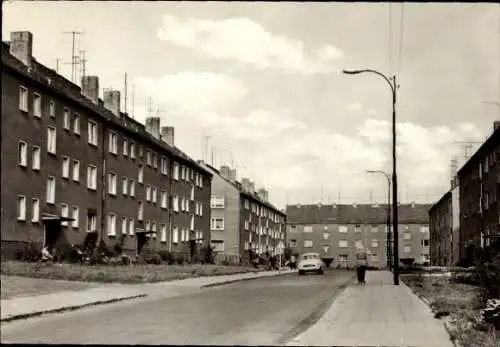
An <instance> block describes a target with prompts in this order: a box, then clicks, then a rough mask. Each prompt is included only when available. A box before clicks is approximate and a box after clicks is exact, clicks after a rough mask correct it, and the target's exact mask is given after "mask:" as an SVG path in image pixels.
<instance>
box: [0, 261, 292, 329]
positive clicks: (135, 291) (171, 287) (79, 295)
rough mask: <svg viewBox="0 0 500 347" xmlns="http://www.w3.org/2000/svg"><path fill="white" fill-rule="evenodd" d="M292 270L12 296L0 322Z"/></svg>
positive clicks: (3, 307) (4, 304)
mask: <svg viewBox="0 0 500 347" xmlns="http://www.w3.org/2000/svg"><path fill="white" fill-rule="evenodd" d="M291 272H294V271H290V270H284V271H263V272H257V273H255V272H250V273H243V274H235V275H223V276H210V277H195V278H188V279H184V280H177V281H168V282H157V283H145V284H135V285H121V284H103V285H102V286H99V287H97V288H90V289H86V290H79V291H63V292H58V293H52V294H45V295H38V296H28V297H14V298H12V299H4V300H1V319H0V321H2V322H5V321H11V320H15V319H23V318H28V317H33V316H39V315H42V314H46V313H55V312H62V311H69V310H74V309H78V308H83V307H88V306H94V305H100V304H107V303H113V302H117V301H123V300H129V299H134V298H140V297H146V296H150V297H152V298H158V297H170V296H177V295H183V294H187V293H189V292H193V291H198V290H201V289H202V288H204V287H210V286H215V285H222V284H226V283H232V282H236V281H242V280H250V279H256V278H262V277H269V276H278V275H284V274H287V273H291Z"/></svg>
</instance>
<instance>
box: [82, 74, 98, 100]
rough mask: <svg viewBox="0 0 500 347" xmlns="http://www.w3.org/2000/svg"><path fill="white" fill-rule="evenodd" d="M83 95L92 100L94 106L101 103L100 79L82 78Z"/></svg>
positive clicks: (94, 77)
mask: <svg viewBox="0 0 500 347" xmlns="http://www.w3.org/2000/svg"><path fill="white" fill-rule="evenodd" d="M82 94H83V95H85V96H86V97H87V98H89V99H90V100H92V101H93V102H94V104H98V102H99V77H97V76H83V77H82Z"/></svg>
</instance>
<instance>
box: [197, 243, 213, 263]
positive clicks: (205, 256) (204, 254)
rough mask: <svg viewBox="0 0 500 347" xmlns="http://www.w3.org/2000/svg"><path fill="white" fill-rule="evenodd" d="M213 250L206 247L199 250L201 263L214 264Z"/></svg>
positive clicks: (210, 247) (208, 246)
mask: <svg viewBox="0 0 500 347" xmlns="http://www.w3.org/2000/svg"><path fill="white" fill-rule="evenodd" d="M214 251H215V248H214V247H212V246H210V245H206V246H203V247H202V248H201V252H200V253H201V259H202V260H201V261H202V263H204V264H215V252H214Z"/></svg>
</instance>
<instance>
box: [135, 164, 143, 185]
mask: <svg viewBox="0 0 500 347" xmlns="http://www.w3.org/2000/svg"><path fill="white" fill-rule="evenodd" d="M137 182H138V183H140V184H143V183H144V165H142V164H139V169H138V172H137Z"/></svg>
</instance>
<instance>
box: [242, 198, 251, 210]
mask: <svg viewBox="0 0 500 347" xmlns="http://www.w3.org/2000/svg"><path fill="white" fill-rule="evenodd" d="M243 204H244V205H245V209H247V210H248V209H250V202H249V201H248V200H246V199H245V202H244V203H243Z"/></svg>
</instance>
